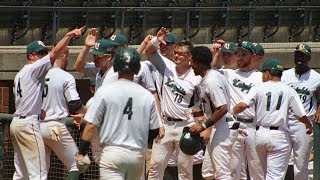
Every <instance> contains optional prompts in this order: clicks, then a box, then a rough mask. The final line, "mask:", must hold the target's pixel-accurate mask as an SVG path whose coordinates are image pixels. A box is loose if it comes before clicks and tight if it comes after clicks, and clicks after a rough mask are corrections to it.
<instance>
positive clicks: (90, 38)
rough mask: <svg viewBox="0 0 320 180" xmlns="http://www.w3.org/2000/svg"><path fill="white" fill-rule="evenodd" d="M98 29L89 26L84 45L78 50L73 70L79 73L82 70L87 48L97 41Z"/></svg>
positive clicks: (87, 51)
mask: <svg viewBox="0 0 320 180" xmlns="http://www.w3.org/2000/svg"><path fill="white" fill-rule="evenodd" d="M97 36H98V31H97V29H96V28H91V29H90V30H89V32H88V35H87V38H86V40H85V43H84V46H83V48H82V50H81V51H80V53H79V55H78V57H77V60H76V62H75V64H74V70H75V71H77V72H80V73H83V72H84V66H85V65H86V58H87V56H88V53H89V50H90V49H91V47H93V46H94V45H95V43H96V41H97Z"/></svg>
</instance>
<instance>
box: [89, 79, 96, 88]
mask: <svg viewBox="0 0 320 180" xmlns="http://www.w3.org/2000/svg"><path fill="white" fill-rule="evenodd" d="M89 85H90V86H95V85H96V79H95V78H92V79H90V80H89Z"/></svg>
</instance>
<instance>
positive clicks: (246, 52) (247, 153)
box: [220, 41, 264, 180]
mask: <svg viewBox="0 0 320 180" xmlns="http://www.w3.org/2000/svg"><path fill="white" fill-rule="evenodd" d="M261 47H262V46H261ZM236 51H237V57H238V69H237V70H232V69H220V71H221V72H222V73H223V74H224V76H225V77H226V78H227V81H228V85H229V86H228V90H229V92H230V107H233V106H235V105H236V104H238V103H239V102H240V101H241V100H242V99H243V97H244V96H245V95H246V94H247V93H248V92H249V90H250V89H251V88H252V87H253V86H255V85H257V84H260V83H262V78H261V76H262V74H261V72H258V71H257V70H256V69H257V67H256V66H257V65H256V63H255V62H256V61H258V62H260V61H261V57H263V56H262V55H263V54H264V51H263V49H260V46H257V43H255V44H253V43H251V42H249V41H243V42H241V43H239V44H238V45H237V47H236ZM231 121H232V119H231ZM236 122H238V123H240V126H241V127H243V128H242V129H240V130H243V129H245V132H246V133H239V134H238V138H237V140H236V141H235V143H234V145H233V148H232V155H231V169H232V173H231V175H232V178H233V179H246V173H244V172H242V171H243V170H242V169H245V168H244V167H243V166H245V164H246V163H245V160H246V158H247V162H248V169H249V174H250V178H251V179H252V180H259V179H263V171H262V169H261V165H260V161H259V158H258V155H257V153H256V150H255V145H254V134H255V131H256V121H255V114H254V108H252V107H251V108H248V109H246V110H245V111H243V112H242V113H240V114H239V116H238V117H237V118H236Z"/></svg>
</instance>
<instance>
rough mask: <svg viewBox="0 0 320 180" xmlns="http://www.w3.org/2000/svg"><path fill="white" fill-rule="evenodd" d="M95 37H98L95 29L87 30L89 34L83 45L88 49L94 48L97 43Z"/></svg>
mask: <svg viewBox="0 0 320 180" xmlns="http://www.w3.org/2000/svg"><path fill="white" fill-rule="evenodd" d="M97 37H98V30H97V29H96V28H91V29H89V32H88V35H87V37H86V40H85V42H84V44H85V45H86V46H89V47H92V46H94V44H95V43H96V41H97Z"/></svg>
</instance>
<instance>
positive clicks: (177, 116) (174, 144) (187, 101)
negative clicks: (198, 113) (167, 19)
mask: <svg viewBox="0 0 320 180" xmlns="http://www.w3.org/2000/svg"><path fill="white" fill-rule="evenodd" d="M167 36H168V31H167V29H166V28H161V29H160V30H159V32H158V33H157V36H156V37H154V38H153V39H152V40H151V42H150V43H149V44H148V45H147V47H146V50H145V52H146V54H147V57H148V59H149V61H150V62H151V63H152V64H153V65H154V66H155V67H156V69H157V70H158V71H159V73H160V74H161V75H162V77H163V81H162V82H161V92H162V94H161V96H162V98H161V112H162V115H163V116H164V118H163V121H164V122H163V124H164V128H165V136H164V138H163V139H161V141H158V142H155V143H154V144H153V148H152V157H151V167H150V171H149V179H163V173H164V170H165V168H166V166H167V163H168V160H169V158H170V157H171V156H172V154H173V152H174V151H175V150H176V151H179V152H178V172H179V178H180V179H186V180H187V179H192V156H190V155H186V154H184V153H183V152H182V151H181V150H180V148H179V139H180V137H181V135H182V129H183V127H185V126H187V125H190V123H192V122H189V121H188V119H187V116H186V115H185V113H184V111H185V110H186V109H187V108H188V107H189V106H192V104H193V98H192V97H193V94H194V92H195V87H196V85H197V84H198V83H199V82H200V77H197V76H195V74H194V72H193V70H192V69H191V67H190V65H189V61H190V59H191V54H190V51H191V49H192V48H193V45H192V44H191V43H190V42H188V41H181V42H179V43H178V44H177V45H175V48H174V54H175V56H174V59H173V61H170V60H169V59H167V58H165V57H164V56H162V55H160V54H159V53H157V48H158V47H159V44H160V42H161V43H163V44H166V42H165V39H166V37H167Z"/></svg>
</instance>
